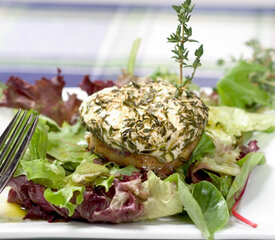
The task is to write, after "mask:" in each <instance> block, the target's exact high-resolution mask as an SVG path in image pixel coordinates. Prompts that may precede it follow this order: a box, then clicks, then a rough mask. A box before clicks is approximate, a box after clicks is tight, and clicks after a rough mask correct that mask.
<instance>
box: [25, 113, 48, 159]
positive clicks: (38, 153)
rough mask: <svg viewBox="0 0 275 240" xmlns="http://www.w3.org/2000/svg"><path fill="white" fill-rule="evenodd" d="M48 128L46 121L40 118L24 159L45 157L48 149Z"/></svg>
mask: <svg viewBox="0 0 275 240" xmlns="http://www.w3.org/2000/svg"><path fill="white" fill-rule="evenodd" d="M48 130H49V127H48V126H47V125H46V121H44V120H41V119H40V118H39V121H38V124H37V126H36V129H35V131H34V134H33V136H32V139H31V141H30V144H29V146H28V148H27V150H26V152H25V154H24V156H23V158H22V159H23V160H34V159H45V158H46V155H47V149H48Z"/></svg>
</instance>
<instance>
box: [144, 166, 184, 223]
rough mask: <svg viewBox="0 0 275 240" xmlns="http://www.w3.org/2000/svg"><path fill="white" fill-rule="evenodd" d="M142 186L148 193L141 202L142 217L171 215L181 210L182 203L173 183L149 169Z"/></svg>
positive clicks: (150, 217)
mask: <svg viewBox="0 0 275 240" xmlns="http://www.w3.org/2000/svg"><path fill="white" fill-rule="evenodd" d="M142 186H143V188H144V190H145V191H147V192H148V193H149V197H148V199H147V200H146V201H145V202H144V203H143V206H144V208H145V213H144V215H143V216H142V219H153V218H159V217H164V216H171V215H174V214H177V213H181V212H182V204H181V201H180V198H179V192H178V191H177V186H176V184H175V183H172V182H169V181H162V180H161V179H160V178H159V177H157V176H156V175H155V174H154V173H153V172H152V171H150V172H149V173H148V179H147V180H146V181H145V182H143V183H142Z"/></svg>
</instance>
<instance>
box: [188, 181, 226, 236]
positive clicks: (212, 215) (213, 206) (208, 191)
mask: <svg viewBox="0 0 275 240" xmlns="http://www.w3.org/2000/svg"><path fill="white" fill-rule="evenodd" d="M193 197H194V198H195V199H196V201H197V202H198V204H199V205H200V207H201V210H202V213H203V216H204V219H205V222H206V224H207V227H208V230H209V232H210V234H211V235H214V233H215V232H216V231H218V230H220V229H222V228H223V227H224V226H225V225H226V224H227V222H228V219H229V212H228V208H227V204H226V201H225V200H224V198H223V196H222V194H221V193H220V191H219V190H218V189H217V188H216V187H215V186H214V185H213V184H212V183H210V182H207V181H201V182H199V183H197V184H196V185H195V187H194V189H193Z"/></svg>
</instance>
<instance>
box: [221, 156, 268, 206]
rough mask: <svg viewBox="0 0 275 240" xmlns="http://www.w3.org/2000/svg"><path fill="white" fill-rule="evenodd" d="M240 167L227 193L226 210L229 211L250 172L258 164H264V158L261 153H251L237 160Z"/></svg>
mask: <svg viewBox="0 0 275 240" xmlns="http://www.w3.org/2000/svg"><path fill="white" fill-rule="evenodd" d="M239 161H240V162H239V164H240V165H241V171H240V173H239V174H238V175H237V176H236V177H235V179H234V181H233V183H232V185H231V188H230V189H229V193H228V195H227V198H226V202H227V205H228V208H229V209H231V208H232V207H233V205H234V203H235V199H238V197H239V195H240V194H241V192H242V190H243V188H244V186H245V184H246V181H247V179H248V177H249V175H250V173H251V172H252V170H253V169H254V168H255V167H256V166H257V165H259V164H264V163H265V157H264V154H263V153H260V152H251V153H249V154H247V155H246V156H245V157H243V158H242V159H240V160H239Z"/></svg>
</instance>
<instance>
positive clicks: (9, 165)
mask: <svg viewBox="0 0 275 240" xmlns="http://www.w3.org/2000/svg"><path fill="white" fill-rule="evenodd" d="M37 123H38V116H36V115H34V114H27V112H26V111H22V110H21V109H19V110H18V112H17V113H16V115H15V116H14V118H13V119H12V120H11V122H10V124H9V125H8V127H7V128H6V129H5V131H4V132H3V134H2V135H1V137H0V193H1V192H2V191H3V190H4V188H5V187H6V185H7V183H8V181H9V179H10V178H11V177H12V175H13V173H14V171H15V169H16V167H17V165H18V162H19V160H20V158H21V157H22V156H23V154H24V152H25V150H26V148H27V146H28V145H29V143H30V140H31V138H32V135H33V133H34V130H35V128H36V126H37Z"/></svg>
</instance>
